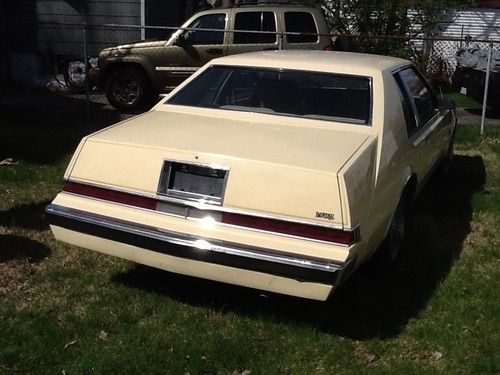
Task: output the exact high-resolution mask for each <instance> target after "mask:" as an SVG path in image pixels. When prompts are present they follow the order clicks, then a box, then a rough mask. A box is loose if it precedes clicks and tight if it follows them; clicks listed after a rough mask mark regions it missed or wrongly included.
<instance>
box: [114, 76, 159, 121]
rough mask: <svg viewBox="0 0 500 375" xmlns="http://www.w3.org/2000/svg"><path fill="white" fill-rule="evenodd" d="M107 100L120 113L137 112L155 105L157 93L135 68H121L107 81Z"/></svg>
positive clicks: (145, 77)
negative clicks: (154, 100)
mask: <svg viewBox="0 0 500 375" xmlns="http://www.w3.org/2000/svg"><path fill="white" fill-rule="evenodd" d="M105 91H106V98H107V99H108V101H109V103H110V104H111V105H112V106H113V107H115V108H116V109H118V110H120V111H126V112H136V111H140V110H144V109H147V107H148V106H150V105H151V104H152V103H153V99H154V97H155V92H154V90H153V87H152V85H151V83H150V82H149V79H148V78H147V76H146V75H145V74H144V73H143V72H142V71H140V70H139V69H136V68H133V67H124V68H119V69H116V70H115V71H113V72H112V73H111V74H110V76H109V77H108V79H107V80H106V86H105Z"/></svg>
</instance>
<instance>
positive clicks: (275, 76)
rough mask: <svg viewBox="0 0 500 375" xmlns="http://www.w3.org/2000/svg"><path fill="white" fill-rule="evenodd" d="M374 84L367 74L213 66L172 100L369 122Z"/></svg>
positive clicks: (219, 106)
mask: <svg viewBox="0 0 500 375" xmlns="http://www.w3.org/2000/svg"><path fill="white" fill-rule="evenodd" d="M370 87H371V85H370V78H369V77H362V76H354V75H346V74H335V73H323V72H311V71H301V70H284V69H268V68H255V67H233V66H212V67H210V68H208V69H207V70H205V71H204V72H203V73H201V74H200V75H199V76H198V77H196V78H195V79H194V80H193V81H191V82H190V83H189V84H188V85H186V86H185V87H184V88H182V89H181V90H180V91H179V92H178V93H177V94H175V95H174V96H172V97H171V98H170V99H169V100H168V101H167V103H166V104H174V105H184V106H192V107H202V108H217V109H224V110H233V111H246V112H259V113H267V114H276V115H283V116H295V117H303V118H310V119H318V120H327V121H339V122H347V123H354V124H362V125H369V124H370V117H371V88H370Z"/></svg>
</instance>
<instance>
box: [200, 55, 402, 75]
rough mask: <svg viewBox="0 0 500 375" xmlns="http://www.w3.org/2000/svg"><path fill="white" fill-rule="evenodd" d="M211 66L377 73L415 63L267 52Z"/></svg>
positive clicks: (374, 57) (377, 57)
mask: <svg viewBox="0 0 500 375" xmlns="http://www.w3.org/2000/svg"><path fill="white" fill-rule="evenodd" d="M210 64H211V65H238V66H257V67H263V68H283V69H297V70H311V71H323V72H338V73H346V74H357V75H368V76H371V75H375V74H379V73H381V72H383V71H386V70H389V71H392V70H395V69H398V68H400V67H402V66H405V65H408V64H411V62H410V61H408V60H404V59H400V58H397V57H390V56H381V55H372V54H367V53H355V52H331V51H311V50H309V51H305V50H287V51H264V52H251V53H242V54H237V55H230V56H226V57H221V58H218V59H215V60H212V61H211V63H210Z"/></svg>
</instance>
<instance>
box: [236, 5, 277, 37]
mask: <svg viewBox="0 0 500 375" xmlns="http://www.w3.org/2000/svg"><path fill="white" fill-rule="evenodd" d="M234 29H235V30H246V31H272V32H276V21H275V18H274V13H273V12H238V13H236V17H235V20H234ZM275 42H276V34H261V33H255V32H245V33H241V32H240V33H238V32H235V33H234V40H233V43H234V44H262V43H275Z"/></svg>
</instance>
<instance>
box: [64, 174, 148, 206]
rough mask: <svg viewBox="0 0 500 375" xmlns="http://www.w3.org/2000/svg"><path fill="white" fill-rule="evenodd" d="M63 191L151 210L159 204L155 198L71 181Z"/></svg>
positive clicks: (67, 182) (66, 183)
mask: <svg viewBox="0 0 500 375" xmlns="http://www.w3.org/2000/svg"><path fill="white" fill-rule="evenodd" d="M63 191H65V192H68V193H74V194H79V195H85V196H87V197H92V198H97V199H103V200H106V201H110V202H115V203H122V204H127V205H129V206H135V207H140V208H146V209H150V210H154V209H156V203H157V201H156V199H153V198H147V197H141V196H140V195H135V194H130V193H124V192H121V191H116V190H110V189H104V188H100V187H96V186H90V185H84V184H79V183H77V182H71V181H66V182H65V183H64V187H63Z"/></svg>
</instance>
